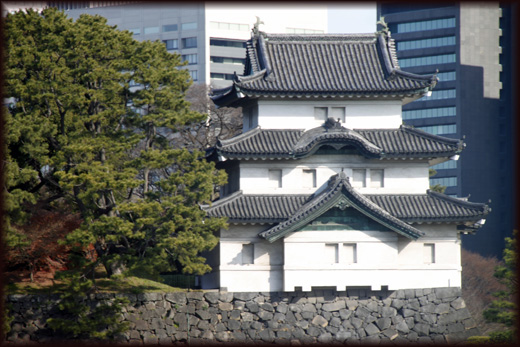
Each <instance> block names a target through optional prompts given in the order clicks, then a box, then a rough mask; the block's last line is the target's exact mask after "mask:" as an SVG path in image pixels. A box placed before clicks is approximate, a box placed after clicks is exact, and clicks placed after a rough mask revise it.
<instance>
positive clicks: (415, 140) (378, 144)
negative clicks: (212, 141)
mask: <svg viewBox="0 0 520 347" xmlns="http://www.w3.org/2000/svg"><path fill="white" fill-rule="evenodd" d="M331 123H333V121H329V122H327V123H325V124H324V125H323V126H320V127H317V128H314V129H310V130H307V131H304V130H301V129H261V128H255V129H252V130H249V131H248V132H245V133H243V134H241V135H238V136H236V137H233V138H231V139H228V140H219V141H217V144H216V146H215V147H214V148H212V149H210V150H209V152H210V153H211V152H212V151H213V152H216V153H217V154H219V155H221V156H224V157H226V158H229V159H255V158H262V159H269V158H271V159H273V158H276V159H291V158H292V159H294V158H302V157H306V156H309V155H312V154H313V153H314V152H315V151H316V150H318V149H319V148H320V147H321V146H323V145H328V146H333V147H335V148H337V149H340V148H341V147H343V146H353V147H355V148H356V149H357V150H358V151H359V152H360V154H362V155H364V156H365V157H367V158H439V157H451V156H453V155H456V154H459V153H460V152H461V151H462V149H463V148H464V143H463V142H462V141H461V140H454V139H450V138H446V137H441V136H437V135H432V134H429V133H427V132H425V131H422V130H419V129H414V128H412V127H410V126H406V125H402V126H401V127H400V128H399V129H355V130H351V129H347V128H344V127H342V126H340V124H339V123H335V124H331Z"/></svg>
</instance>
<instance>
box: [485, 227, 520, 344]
mask: <svg viewBox="0 0 520 347" xmlns="http://www.w3.org/2000/svg"><path fill="white" fill-rule="evenodd" d="M517 234H518V231H517V230H515V231H514V232H513V237H512V238H510V237H506V239H505V241H506V248H505V249H504V258H503V264H502V265H500V266H497V267H496V269H495V274H494V276H495V277H496V278H498V279H499V281H500V282H501V283H503V284H504V285H506V286H507V289H506V290H501V291H498V292H495V293H493V295H494V296H495V297H496V299H495V300H494V301H493V302H492V303H491V305H490V308H488V309H487V310H485V311H484V318H485V319H486V320H487V321H488V322H495V323H502V324H504V325H505V326H506V327H507V330H506V331H501V332H494V333H491V334H490V337H491V341H492V342H496V343H513V342H515V338H516V336H515V335H516V324H515V323H516V316H517V310H516V307H517V304H516V299H517V294H518V292H517V290H518V278H517V272H516V268H517V267H516V261H517V250H518V248H517V244H516V241H517V240H516V238H517V236H518V235H517Z"/></svg>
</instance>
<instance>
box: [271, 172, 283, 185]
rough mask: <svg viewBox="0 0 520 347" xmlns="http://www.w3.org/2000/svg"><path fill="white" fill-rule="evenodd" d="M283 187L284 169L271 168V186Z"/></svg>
mask: <svg viewBox="0 0 520 347" xmlns="http://www.w3.org/2000/svg"><path fill="white" fill-rule="evenodd" d="M281 187H282V170H269V188H281Z"/></svg>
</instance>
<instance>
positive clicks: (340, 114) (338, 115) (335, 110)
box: [330, 107, 345, 123]
mask: <svg viewBox="0 0 520 347" xmlns="http://www.w3.org/2000/svg"><path fill="white" fill-rule="evenodd" d="M330 111H331V112H330V113H331V117H332V118H334V120H338V119H339V121H340V122H341V123H345V107H331V108H330Z"/></svg>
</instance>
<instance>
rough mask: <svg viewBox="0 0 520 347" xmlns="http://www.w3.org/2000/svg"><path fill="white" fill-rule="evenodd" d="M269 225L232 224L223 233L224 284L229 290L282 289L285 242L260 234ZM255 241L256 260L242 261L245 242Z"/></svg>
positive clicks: (253, 242)
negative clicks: (249, 262)
mask: <svg viewBox="0 0 520 347" xmlns="http://www.w3.org/2000/svg"><path fill="white" fill-rule="evenodd" d="M267 228H268V225H230V226H229V229H228V230H221V236H220V243H219V248H220V266H219V271H220V287H221V288H227V290H228V291H237V292H238V291H281V290H282V287H283V280H282V278H283V267H282V265H283V242H282V240H278V241H276V242H274V243H269V242H268V241H266V240H264V239H261V238H259V237H258V233H259V232H261V231H263V230H265V229H267ZM243 244H253V245H254V251H253V252H254V263H253V264H242V245H243Z"/></svg>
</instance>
